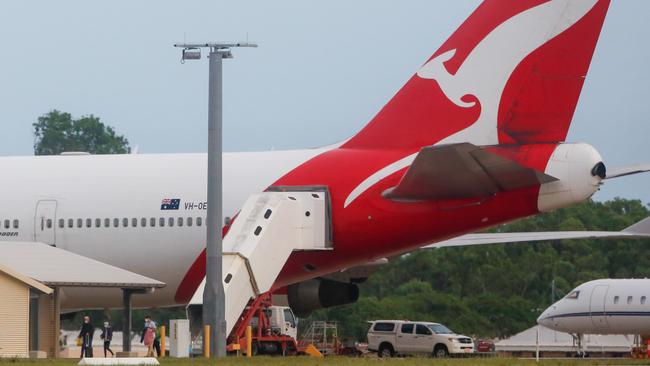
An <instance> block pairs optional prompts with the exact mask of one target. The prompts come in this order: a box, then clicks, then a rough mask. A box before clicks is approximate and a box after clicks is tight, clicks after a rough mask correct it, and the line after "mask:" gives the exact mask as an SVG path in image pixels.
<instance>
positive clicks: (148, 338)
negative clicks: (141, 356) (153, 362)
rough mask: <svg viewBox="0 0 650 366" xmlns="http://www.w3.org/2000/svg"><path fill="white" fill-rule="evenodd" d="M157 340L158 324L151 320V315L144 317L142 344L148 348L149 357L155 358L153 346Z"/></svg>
mask: <svg viewBox="0 0 650 366" xmlns="http://www.w3.org/2000/svg"><path fill="white" fill-rule="evenodd" d="M155 338H156V323H154V321H153V320H151V317H150V316H149V315H145V316H144V328H143V329H142V336H141V337H140V342H141V343H144V345H145V346H147V357H153V344H154V340H155Z"/></svg>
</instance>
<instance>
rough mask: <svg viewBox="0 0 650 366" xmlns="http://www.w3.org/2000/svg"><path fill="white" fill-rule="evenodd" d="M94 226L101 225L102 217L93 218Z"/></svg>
mask: <svg viewBox="0 0 650 366" xmlns="http://www.w3.org/2000/svg"><path fill="white" fill-rule="evenodd" d="M95 227H102V219H95Z"/></svg>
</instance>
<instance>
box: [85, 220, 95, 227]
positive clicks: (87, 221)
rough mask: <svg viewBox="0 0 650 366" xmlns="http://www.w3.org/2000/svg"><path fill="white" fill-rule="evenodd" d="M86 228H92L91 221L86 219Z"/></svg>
mask: <svg viewBox="0 0 650 366" xmlns="http://www.w3.org/2000/svg"><path fill="white" fill-rule="evenodd" d="M86 227H93V220H92V219H86Z"/></svg>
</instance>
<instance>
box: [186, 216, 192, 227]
mask: <svg viewBox="0 0 650 366" xmlns="http://www.w3.org/2000/svg"><path fill="white" fill-rule="evenodd" d="M192 221H193V220H192V218H191V217H188V218H187V226H192V224H193V222H192Z"/></svg>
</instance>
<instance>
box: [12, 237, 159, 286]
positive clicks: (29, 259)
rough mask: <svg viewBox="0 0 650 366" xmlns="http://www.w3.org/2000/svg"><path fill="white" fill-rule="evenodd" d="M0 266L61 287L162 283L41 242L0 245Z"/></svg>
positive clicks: (157, 284)
mask: <svg viewBox="0 0 650 366" xmlns="http://www.w3.org/2000/svg"><path fill="white" fill-rule="evenodd" d="M0 266H4V267H7V268H10V269H11V270H13V271H14V272H18V273H20V274H22V275H23V276H27V277H31V278H32V279H34V280H36V281H38V282H41V283H43V284H46V285H48V286H61V287H72V286H74V287H119V288H158V287H164V286H165V284H164V283H163V282H160V281H157V280H154V279H152V278H149V277H145V276H142V275H139V274H137V273H133V272H130V271H127V270H125V269H121V268H118V267H115V266H111V265H109V264H106V263H103V262H99V261H96V260H94V259H90V258H87V257H84V256H81V255H78V254H74V253H72V252H69V251H67V250H63V249H59V248H55V247H52V246H49V245H47V244H43V243H33V242H0Z"/></svg>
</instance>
